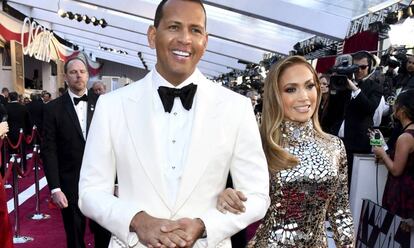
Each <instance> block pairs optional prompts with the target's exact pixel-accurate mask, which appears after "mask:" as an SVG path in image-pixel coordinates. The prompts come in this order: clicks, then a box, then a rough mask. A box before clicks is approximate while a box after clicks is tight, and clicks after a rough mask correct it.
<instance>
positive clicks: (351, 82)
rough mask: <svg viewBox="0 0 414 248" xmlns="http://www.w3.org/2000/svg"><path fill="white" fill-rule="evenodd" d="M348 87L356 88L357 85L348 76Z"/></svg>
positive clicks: (354, 89)
mask: <svg viewBox="0 0 414 248" xmlns="http://www.w3.org/2000/svg"><path fill="white" fill-rule="evenodd" d="M348 88H349V89H350V90H352V91H356V90H358V87H357V86H356V85H355V83H354V81H352V80H351V79H349V78H348Z"/></svg>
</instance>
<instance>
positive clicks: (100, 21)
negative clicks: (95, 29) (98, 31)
mask: <svg viewBox="0 0 414 248" xmlns="http://www.w3.org/2000/svg"><path fill="white" fill-rule="evenodd" d="M99 25H101V27H102V28H105V27H106V26H108V23H107V22H106V21H105V19H103V18H102V19H101V20H99Z"/></svg>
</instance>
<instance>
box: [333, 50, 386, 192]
mask: <svg viewBox="0 0 414 248" xmlns="http://www.w3.org/2000/svg"><path fill="white" fill-rule="evenodd" d="M375 63H376V62H375V59H374V58H373V56H372V55H371V54H369V53H368V52H365V51H360V52H357V53H355V54H354V55H353V56H352V65H349V64H348V67H349V69H348V71H353V72H354V73H353V74H354V79H350V77H349V75H347V77H346V79H345V80H342V82H343V83H342V84H345V85H344V86H343V87H342V88H341V87H338V86H337V85H338V82H335V80H332V78H331V85H332V86H333V88H334V89H333V91H332V90H331V97H330V103H329V106H330V108H331V107H332V108H334V109H332V108H331V109H330V110H329V112H330V113H331V118H332V122H333V123H332V125H331V127H330V132H331V133H332V134H335V135H338V136H339V137H341V138H342V139H343V141H344V143H345V148H346V151H347V159H348V184H349V185H350V182H351V177H352V166H353V157H354V153H362V154H368V153H371V146H370V143H369V137H368V135H367V130H368V128H369V127H372V126H373V116H374V113H375V110H376V108H377V107H378V105H379V103H380V101H381V97H382V88H381V86H380V85H379V84H378V83H377V82H376V81H373V80H371V79H370V78H369V77H370V72H372V71H373V67H374V66H375ZM337 64H338V63H337ZM334 71H335V70H334ZM335 88H336V89H335ZM333 93H334V94H333ZM332 113H334V114H333V115H332ZM338 113H339V114H338Z"/></svg>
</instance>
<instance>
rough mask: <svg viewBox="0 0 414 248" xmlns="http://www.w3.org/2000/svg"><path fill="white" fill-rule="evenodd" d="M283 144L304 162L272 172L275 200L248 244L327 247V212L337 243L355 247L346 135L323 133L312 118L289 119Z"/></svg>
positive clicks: (283, 134)
mask: <svg viewBox="0 0 414 248" xmlns="http://www.w3.org/2000/svg"><path fill="white" fill-rule="evenodd" d="M282 146H283V147H284V148H285V149H286V150H288V151H289V152H290V153H291V154H294V155H295V156H296V157H298V158H299V160H300V162H299V164H298V165H297V166H296V167H294V168H292V169H287V170H281V171H279V172H277V173H272V174H271V176H270V187H271V188H270V197H271V205H270V207H269V209H268V211H267V213H266V216H265V217H264V219H263V220H262V224H261V225H260V226H259V228H258V230H257V232H256V235H255V236H254V238H253V239H252V240H251V241H250V242H249V244H248V247H258V248H259V247H260V248H265V247H304V248H307V247H309V248H321V247H328V245H327V238H326V232H325V220H326V217H327V219H328V220H329V222H330V224H331V226H332V229H333V233H334V240H335V243H336V246H337V247H352V243H353V240H354V228H353V220H352V215H351V211H350V208H349V201H348V188H347V168H346V166H347V162H346V153H345V148H344V145H343V143H342V141H341V140H340V139H339V138H337V137H335V136H331V135H326V136H324V135H322V134H319V133H318V132H317V131H316V130H314V128H313V124H312V121H308V122H306V123H295V122H288V121H286V122H284V123H283V125H282Z"/></svg>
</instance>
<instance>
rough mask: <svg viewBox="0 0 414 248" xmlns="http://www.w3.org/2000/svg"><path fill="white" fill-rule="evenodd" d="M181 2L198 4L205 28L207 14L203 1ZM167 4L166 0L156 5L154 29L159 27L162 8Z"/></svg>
mask: <svg viewBox="0 0 414 248" xmlns="http://www.w3.org/2000/svg"><path fill="white" fill-rule="evenodd" d="M183 1H189V2H195V3H199V4H200V5H201V8H203V12H204V17H205V21H204V25H205V26H206V27H207V14H206V9H205V8H204V4H203V1H202V0H183ZM167 2H168V0H162V1H161V2H160V3H159V4H158V7H157V10H156V11H155V18H154V27H156V28H158V26H159V25H160V22H161V19H162V15H163V13H162V12H163V7H164V5H165V4H166V3H167Z"/></svg>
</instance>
